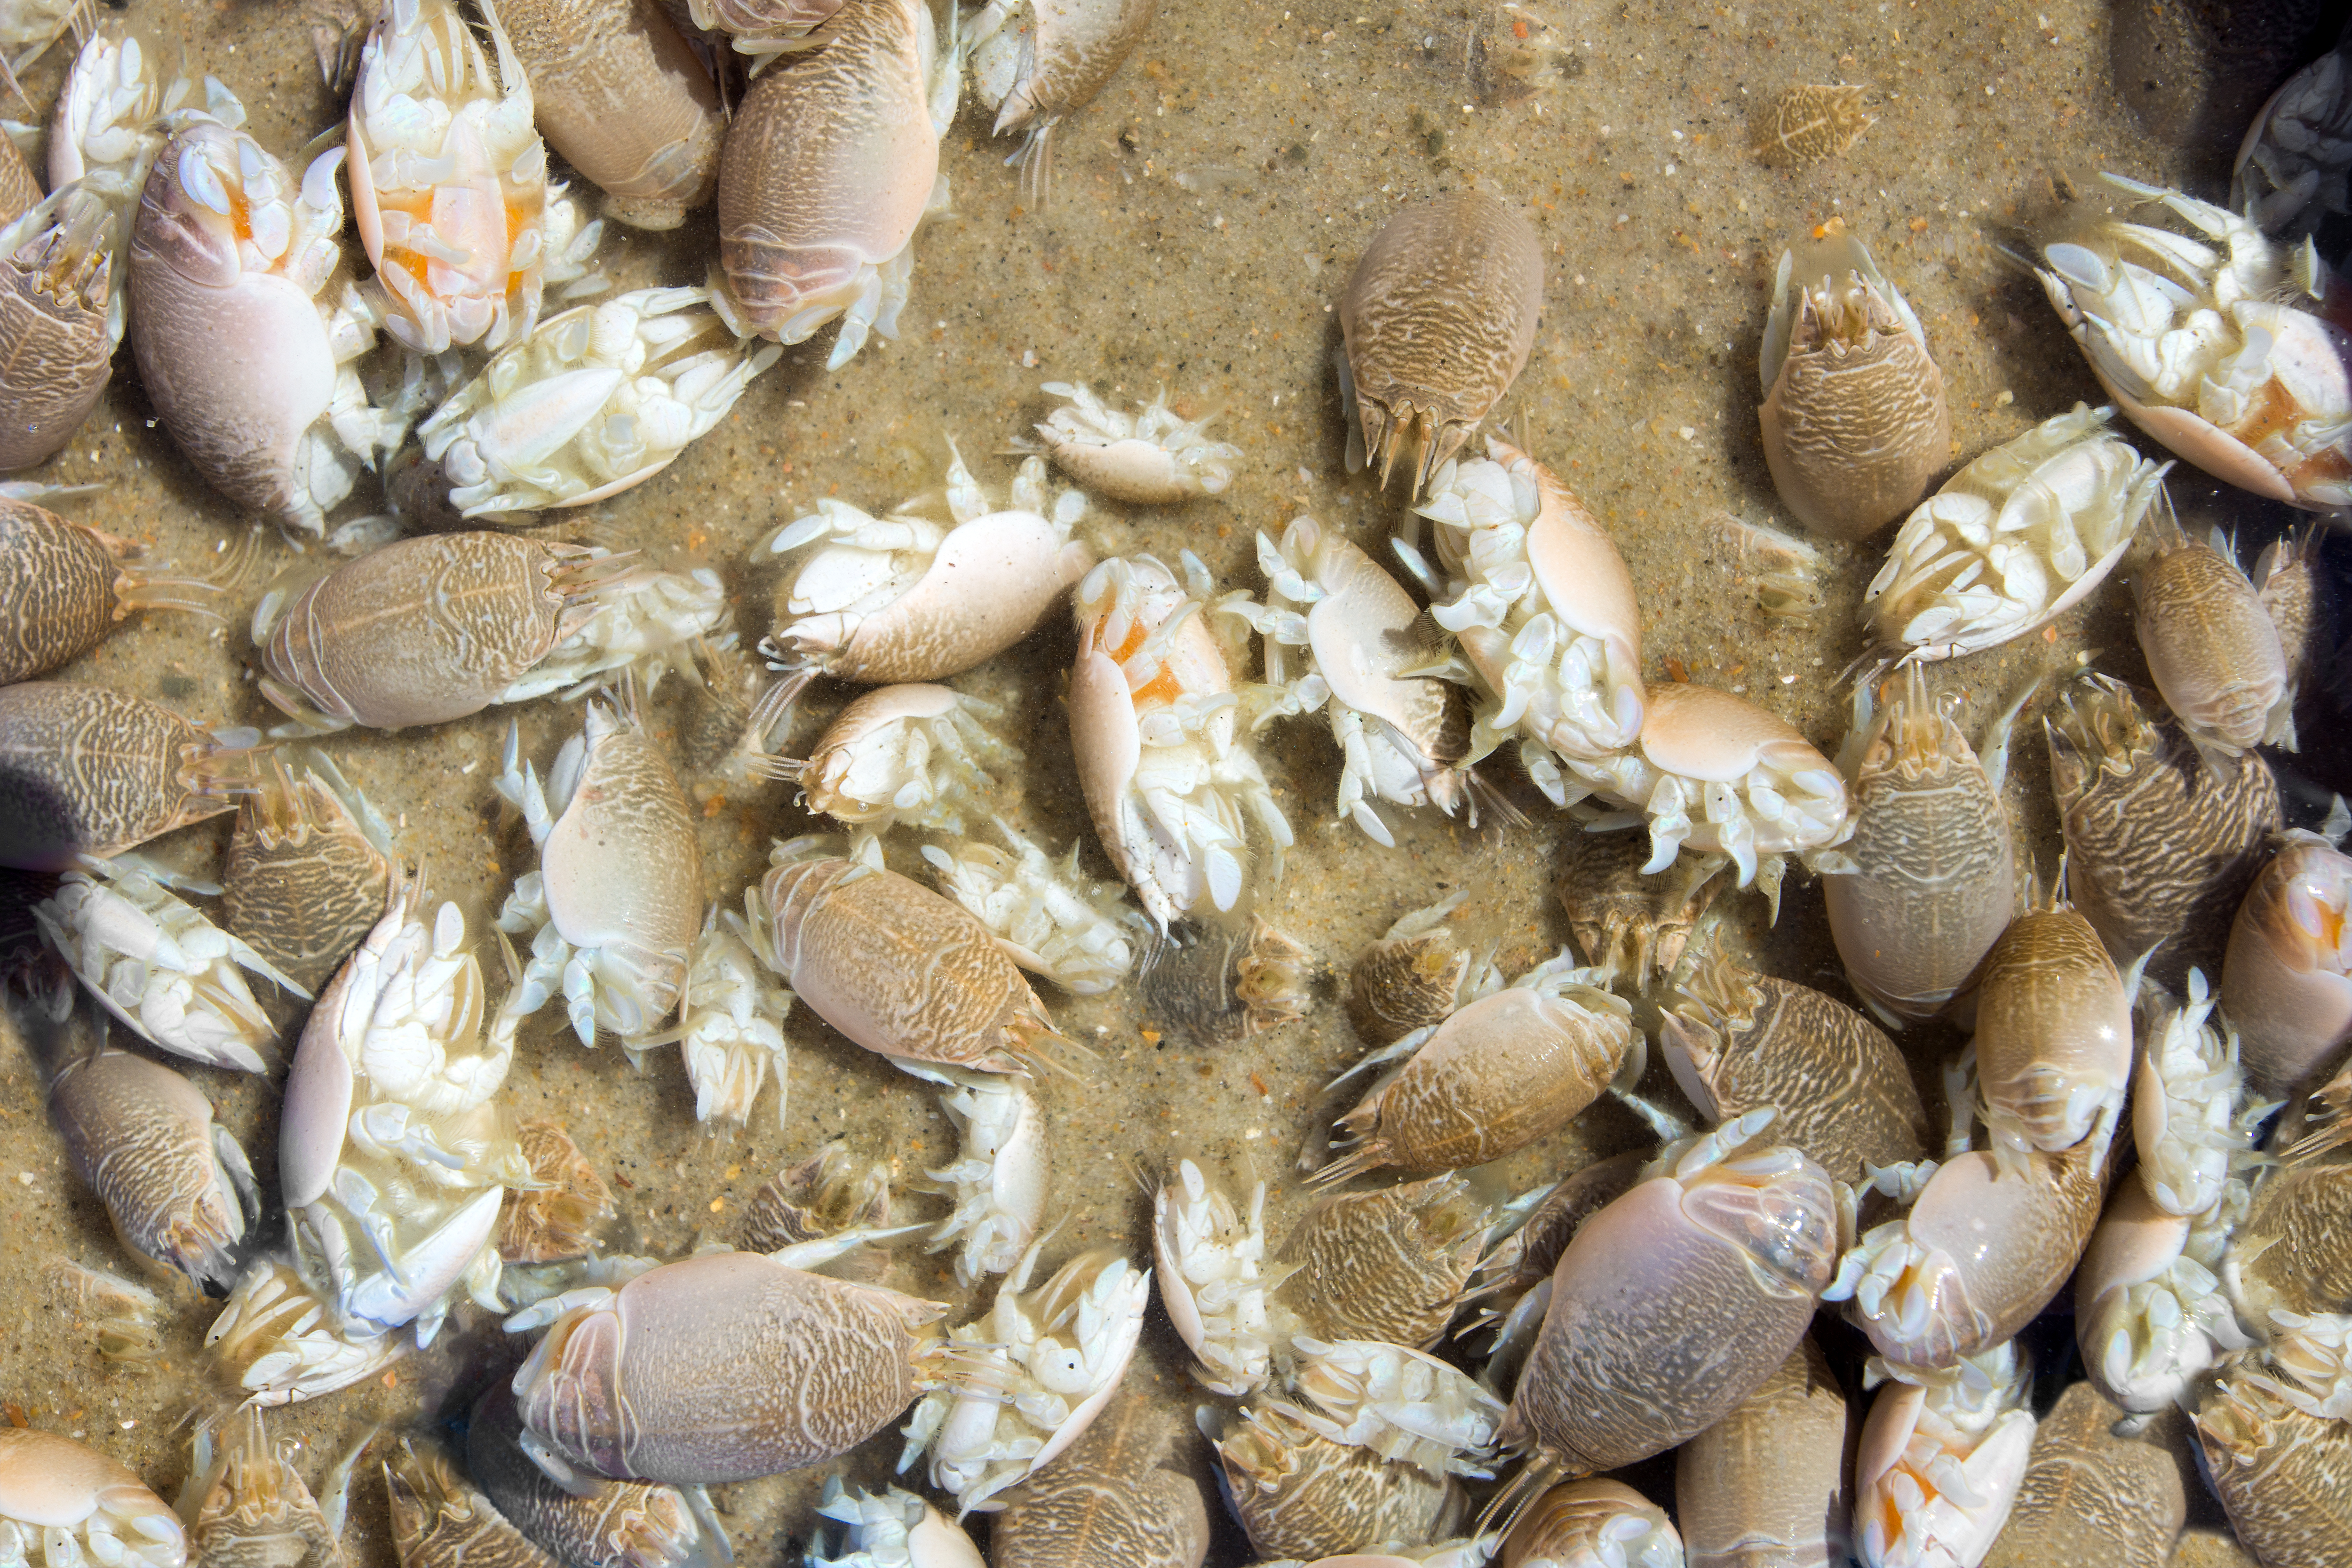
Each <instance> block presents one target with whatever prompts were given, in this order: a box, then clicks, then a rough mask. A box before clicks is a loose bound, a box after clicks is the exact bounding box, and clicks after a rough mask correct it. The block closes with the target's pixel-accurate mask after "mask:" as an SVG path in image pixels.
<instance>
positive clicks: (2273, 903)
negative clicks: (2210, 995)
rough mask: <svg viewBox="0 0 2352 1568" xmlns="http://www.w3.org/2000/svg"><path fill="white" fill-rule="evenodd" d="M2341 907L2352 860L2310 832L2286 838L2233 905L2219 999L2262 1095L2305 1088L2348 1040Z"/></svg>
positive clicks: (2349, 892)
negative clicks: (2235, 1028) (2235, 906)
mask: <svg viewBox="0 0 2352 1568" xmlns="http://www.w3.org/2000/svg"><path fill="white" fill-rule="evenodd" d="M2347 907H2352V858H2347V857H2346V856H2345V855H2343V854H2342V853H2341V852H2340V851H2338V850H2337V849H2336V847H2334V846H2332V845H2330V844H2329V843H2327V841H2326V839H2324V838H2321V837H2318V836H2317V835H2315V834H2298V835H2293V836H2290V837H2289V838H2288V839H2287V841H2286V842H2284V843H2283V844H2282V845H2281V846H2280V848H2279V851H2278V854H2277V855H2276V856H2275V857H2274V858H2273V859H2272V861H2271V863H2270V864H2269V865H2267V866H2265V867H2263V870H2262V873H2261V874H2260V875H2259V876H2257V877H2256V878H2255V879H2254V884H2253V886H2252V887H2251V888H2249V889H2247V890H2246V897H2245V900H2244V901H2243V902H2242V903H2241V904H2240V905H2239V906H2238V915H2237V919H2236V920H2235V921H2233V922H2232V923H2231V927H2230V945H2229V950H2228V952H2227V953H2226V954H2225V955H2224V957H2223V959H2222V963H2221V995H2220V1002H2221V1012H2222V1013H2223V1015H2224V1016H2227V1017H2228V1018H2229V1019H2230V1021H2231V1022H2232V1023H2234V1024H2235V1025H2237V1026H2238V1047H2239V1059H2240V1060H2242V1062H2244V1063H2245V1067H2246V1076H2247V1079H2248V1080H2249V1081H2250V1082H2252V1084H2254V1085H2255V1087H2256V1088H2257V1089H2259V1090H2261V1091H2262V1092H2263V1093H2265V1094H2268V1093H2273V1092H2284V1091H2286V1090H2288V1089H2292V1088H2294V1087H2296V1086H2298V1085H2308V1084H2309V1082H2310V1081H2311V1080H2312V1079H2314V1078H2315V1077H2316V1076H2318V1075H2319V1074H2320V1073H2322V1072H2324V1071H2325V1070H2326V1068H2327V1067H2328V1066H2329V1065H2330V1064H2331V1062H2333V1061H2334V1059H2335V1058H2336V1057H2337V1055H2338V1054H2339V1053H2340V1052H2341V1050H2342V1048H2343V1047H2344V1045H2345V1043H2346V1042H2347V1040H2352V974H2347V973H2346V971H2345V964H2344V960H2343V958H2342V956H2341V954H2342V952H2343V950H2344V946H2345V940H2346V939H2345V926H2346V923H2347Z"/></svg>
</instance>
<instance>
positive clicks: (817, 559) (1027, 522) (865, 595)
mask: <svg viewBox="0 0 2352 1568" xmlns="http://www.w3.org/2000/svg"><path fill="white" fill-rule="evenodd" d="M948 450H949V453H950V463H949V465H948V482H947V503H948V510H949V514H950V517H951V518H952V519H953V524H952V526H950V527H944V528H943V527H941V526H940V524H939V523H937V522H934V521H931V520H929V518H925V517H921V516H919V515H917V514H916V513H914V512H912V511H910V510H908V508H907V507H905V506H902V507H900V508H899V509H898V510H896V511H893V512H892V513H890V515H889V516H888V517H887V518H880V519H877V518H874V517H871V516H868V515H867V514H866V513H865V512H863V511H860V510H858V509H857V508H856V507H854V506H851V505H849V504H848V503H847V502H845V501H837V500H821V501H819V502H818V503H817V510H815V511H814V512H811V513H808V514H807V515H805V516H803V517H799V518H796V519H794V520H793V521H791V522H790V523H787V524H786V525H785V526H784V527H782V528H781V529H779V530H778V531H776V532H775V534H774V535H773V536H772V537H771V538H770V539H769V541H768V549H769V550H770V551H771V552H773V553H775V554H779V555H782V554H789V553H792V552H796V551H802V550H806V551H807V553H806V554H805V555H803V556H802V558H801V560H800V562H799V563H798V565H797V566H796V567H795V568H794V569H793V576H792V580H791V583H790V584H789V585H788V586H787V587H786V588H785V589H784V590H783V591H782V592H781V593H780V594H779V595H777V605H776V609H777V626H776V635H775V637H773V638H772V640H771V641H770V642H768V643H767V644H764V645H762V646H763V650H764V651H766V652H767V653H768V655H769V657H770V658H772V659H774V660H777V661H779V662H778V664H777V668H780V669H784V670H787V671H789V672H790V673H791V677H792V679H793V680H794V681H798V682H805V681H806V680H807V679H812V678H814V676H815V675H818V674H824V675H831V676H835V677H837V678H839V679H844V680H858V681H866V682H871V683H875V684H887V683H889V682H893V681H907V680H940V679H945V678H946V677H948V676H950V675H955V674H958V673H961V671H963V670H966V669H969V668H971V667H972V666H973V665H976V664H978V663H980V662H981V661H982V660H983V659H987V658H993V657H995V656H996V655H997V654H1000V653H1002V652H1003V651H1004V650H1005V649H1006V648H1008V647H1012V646H1013V644H1014V643H1016V642H1018V641H1020V640H1021V639H1022V638H1023V637H1027V636H1028V635H1029V633H1030V631H1031V630H1032V629H1034V627H1035V626H1036V625H1037V622H1038V621H1039V620H1040V619H1041V618H1043V617H1044V616H1045V611H1046V609H1047V607H1048V606H1049V605H1052V604H1053V602H1054V601H1055V599H1056V598H1057V597H1059V596H1060V595H1061V593H1062V591H1063V590H1064V589H1066V588H1067V587H1068V586H1069V585H1070V584H1072V583H1074V582H1076V581H1077V579H1078V577H1079V576H1080V575H1081V574H1084V573H1085V571H1086V570H1087V567H1088V566H1090V565H1091V564H1093V559H1094V558H1093V553H1092V552H1090V551H1088V550H1087V548H1086V546H1084V545H1083V544H1078V543H1076V542H1073V541H1072V540H1071V538H1070V530H1071V528H1072V527H1073V526H1074V525H1076V522H1077V521H1078V519H1079V518H1080V517H1082V516H1084V515H1085V513H1086V498H1085V497H1084V496H1081V495H1080V494H1078V493H1077V492H1076V490H1066V491H1064V492H1063V493H1062V494H1061V495H1060V496H1058V497H1056V498H1054V499H1053V500H1052V501H1051V503H1050V504H1049V503H1048V500H1047V497H1046V494H1045V463H1044V462H1043V461H1042V460H1040V459H1038V458H1030V459H1029V460H1028V461H1026V462H1024V463H1023V464H1022V465H1021V468H1020V471H1019V472H1018V473H1017V474H1015V475H1014V476H1013V490H1012V496H1011V499H1010V501H1009V503H1008V504H1007V506H1006V507H1005V508H1004V509H1003V510H997V509H995V508H993V507H992V506H991V505H990V503H989V499H988V496H987V494H986V492H984V491H983V490H982V489H981V488H980V486H979V484H978V482H977V481H975V480H974V479H972V477H971V469H969V468H965V467H964V464H963V458H962V457H961V455H960V454H958V453H956V451H955V447H954V444H953V443H952V442H950V444H949V448H948Z"/></svg>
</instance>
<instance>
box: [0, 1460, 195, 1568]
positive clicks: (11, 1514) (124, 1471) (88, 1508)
mask: <svg viewBox="0 0 2352 1568" xmlns="http://www.w3.org/2000/svg"><path fill="white" fill-rule="evenodd" d="M36 1555H37V1556H38V1558H39V1560H40V1561H41V1562H43V1563H48V1564H51V1565H52V1568H82V1565H83V1564H85V1563H102V1564H106V1565H108V1568H182V1564H184V1563H186V1562H187V1560H188V1537H187V1532H186V1531H184V1530H183V1529H182V1528H181V1525H180V1521H179V1520H177V1519H176V1518H174V1517H173V1513H172V1510H171V1509H170V1508H169V1507H168V1506H167V1505H166V1504H165V1503H164V1501H163V1499H161V1498H159V1497H157V1496H156V1495H155V1494H154V1493H153V1492H152V1491H150V1490H149V1489H147V1487H146V1486H145V1485H144V1484H143V1483H142V1481H141V1480H140V1479H139V1478H138V1476H136V1475H135V1474H133V1473H132V1472H131V1468H130V1467H128V1466H126V1465H124V1464H123V1463H122V1462H121V1460H119V1459H115V1458H110V1457H109V1456H107V1455H105V1454H102V1453H100V1452H99V1451H98V1450H97V1449H96V1448H91V1447H84V1446H83V1445H81V1444H79V1443H77V1442H75V1441H74V1440H73V1439H72V1438H70V1437H66V1436H59V1435H58V1434H57V1433H54V1432H43V1431H38V1430H36V1429H34V1428H30V1427H15V1428H12V1429H10V1430H8V1431H5V1432H0V1562H5V1563H25V1562H30V1561H32V1560H34V1558H35V1557H36Z"/></svg>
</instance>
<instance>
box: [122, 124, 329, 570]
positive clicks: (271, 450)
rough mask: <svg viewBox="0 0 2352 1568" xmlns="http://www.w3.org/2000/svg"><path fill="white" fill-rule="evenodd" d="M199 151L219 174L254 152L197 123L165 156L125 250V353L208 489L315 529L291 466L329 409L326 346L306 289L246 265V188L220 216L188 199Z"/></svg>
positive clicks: (235, 137)
mask: <svg viewBox="0 0 2352 1568" xmlns="http://www.w3.org/2000/svg"><path fill="white" fill-rule="evenodd" d="M200 145H201V146H205V147H206V148H207V150H208V153H209V154H210V158H211V160H212V161H213V162H214V163H215V166H216V167H218V166H221V165H222V164H226V166H227V167H230V168H234V167H236V163H237V161H238V158H239V156H240V155H241V153H242V152H243V151H244V150H245V149H247V148H250V149H252V150H254V151H259V144H258V143H257V142H253V140H252V138H250V137H247V136H245V135H243V133H241V132H233V131H230V130H229V129H227V128H226V126H223V125H220V124H219V123H217V122H215V121H204V120H200V121H194V122H193V123H190V124H189V125H187V126H186V127H184V129H183V130H182V131H181V132H179V133H178V134H177V135H175V136H173V138H172V140H171V141H170V142H167V143H166V144H165V145H164V148H163V153H162V154H161V155H160V156H159V157H157V159H156V160H155V164H154V167H153V168H152V170H150V171H149V173H148V176H147V184H146V187H145V189H144V190H143V191H142V194H141V196H140V201H139V210H138V216H137V219H136V222H135V226H134V230H133V234H132V242H131V247H130V248H129V252H128V262H127V267H128V281H127V284H126V287H127V289H128V292H129V300H130V312H131V347H132V350H133V351H134V353H136V355H137V358H138V362H139V369H140V374H141V377H142V379H143V380H144V382H145V383H146V385H147V389H148V395H150V396H151V397H152V399H153V400H154V403H155V407H156V412H157V413H158V414H160V415H161V416H163V423H164V425H165V426H166V427H167V428H169V429H170V430H171V432H172V434H173V439H174V440H176V441H177V442H178V443H179V444H180V446H181V447H183V449H184V450H185V451H187V452H188V454H189V456H190V458H192V459H193V460H194V462H195V463H196V466H197V467H198V468H200V469H201V470H202V471H203V472H204V474H205V478H206V479H208V480H210V481H211V482H212V483H213V484H214V485H215V487H216V488H218V489H221V491H222V493H223V494H225V495H226V496H227V497H228V498H229V499H230V500H233V501H236V502H237V503H238V504H240V505H244V506H250V507H254V508H256V509H258V510H268V511H270V512H272V513H275V514H278V515H281V516H286V517H289V518H295V519H298V520H302V521H304V522H305V526H311V525H313V523H314V522H315V520H316V519H317V517H318V507H317V505H316V503H315V502H314V501H312V500H310V496H309V493H308V491H307V489H305V488H304V487H303V485H302V483H301V480H300V476H299V475H298V473H297V471H296V469H297V462H296V458H297V456H298V454H299V450H300V447H301V442H302V437H303V436H304V434H305V433H306V432H307V431H309V430H310V427H311V426H314V425H316V424H317V423H318V422H319V420H320V417H321V416H324V415H325V414H326V412H327V409H328V405H330V404H331V402H332V401H333V400H334V391H335V379H336V365H335V353H334V345H333V343H332V342H331V339H330V337H329V335H328V331H327V324H326V321H325V320H324V319H323V318H322V317H320V314H319V308H318V305H317V304H316V303H315V302H314V301H313V300H312V299H311V298H310V294H309V293H308V291H306V290H305V289H303V287H302V286H301V285H300V284H299V283H297V282H295V281H294V280H293V279H289V278H285V277H281V276H279V275H278V274H277V273H273V272H265V271H254V270H248V269H247V267H246V264H245V260H244V258H243V257H242V256H241V255H240V254H239V249H238V246H237V241H236V226H237V225H238V224H239V223H240V221H241V220H242V219H243V217H244V216H245V212H246V198H245V195H244V191H243V189H242V185H241V183H240V184H237V185H235V186H233V187H232V188H231V190H230V197H229V199H230V205H231V207H232V209H233V216H226V217H224V216H220V215H218V214H215V213H214V212H212V211H211V210H210V209H209V208H206V207H205V206H204V205H203V204H202V203H200V202H198V201H196V200H195V199H194V197H193V196H191V195H188V194H187V193H186V192H185V191H184V189H183V188H182V186H181V184H180V176H179V170H180V167H181V163H182V162H183V159H184V157H185V155H186V154H187V153H189V152H191V151H193V150H194V149H195V148H196V147H198V146H200ZM263 155H264V156H267V154H266V153H265V154H263ZM225 183H226V182H225ZM151 215H153V216H151Z"/></svg>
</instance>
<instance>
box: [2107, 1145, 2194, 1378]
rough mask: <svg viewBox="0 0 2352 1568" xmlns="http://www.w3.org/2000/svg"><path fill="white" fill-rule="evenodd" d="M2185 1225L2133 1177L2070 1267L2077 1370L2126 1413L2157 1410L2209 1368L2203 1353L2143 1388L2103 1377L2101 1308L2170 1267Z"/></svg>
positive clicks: (2182, 1243) (2184, 1243) (2185, 1238)
mask: <svg viewBox="0 0 2352 1568" xmlns="http://www.w3.org/2000/svg"><path fill="white" fill-rule="evenodd" d="M2188 1244H2189V1219H2188V1218H2187V1217H2186V1216H2184V1215H2172V1214H2167V1213H2165V1212H2164V1210H2162V1209H2161V1208H2158V1206H2157V1204H2156V1200H2155V1199H2154V1198H2152V1197H2150V1196H2149V1195H2148V1193H2147V1187H2146V1185H2145V1184H2143V1183H2142V1182H2141V1181H2140V1180H2139V1178H2138V1177H2137V1176H2135V1177H2133V1178H2132V1179H2131V1180H2130V1181H2127V1182H2126V1183H2124V1184H2123V1185H2122V1186H2121V1188H2120V1189H2118V1190H2117V1191H2116V1194H2115V1196H2114V1197H2113V1198H2111V1199H2110V1200H2109V1201H2108V1203H2107V1208H2106V1212H2105V1214H2104V1215H2101V1216H2100V1218H2099V1228H2098V1229H2096V1230H2095V1231H2093V1232H2092V1233H2091V1244H2090V1245H2089V1246H2088V1247H2084V1249H2083V1260H2082V1261H2081V1262H2080V1263H2078V1264H2076V1265H2075V1266H2074V1334H2075V1339H2076V1341H2077V1342H2078V1343H2079V1344H2080V1345H2081V1347H2082V1352H2083V1369H2084V1373H2085V1375H2087V1376H2088V1377H2089V1378H2090V1380H2091V1382H2092V1383H2093V1384H2095V1386H2096V1387H2097V1388H2098V1390H2099V1392H2100V1393H2101V1394H2105V1395H2106V1396H2107V1397H2108V1398H2109V1399H2112V1400H2114V1401H2115V1402H2116V1404H2117V1405H2121V1406H2122V1407H2123V1408H2124V1409H2126V1410H2134V1411H2148V1410H2161V1409H2163V1408H2164V1407H2165V1406H2166V1405H2169V1404H2170V1403H2171V1402H2172V1401H2173V1399H2174V1398H2175V1397H2177V1396H2178V1395H2179V1394H2180V1393H2181V1392H2182V1390H2183V1389H2184V1388H2185V1387H2186V1386H2187V1384H2188V1381H2189V1377H2190V1376H2192V1375H2194V1374H2195V1373H2198V1372H2200V1371H2201V1370H2203V1367H2204V1366H2205V1365H2210V1363H2211V1361H2212V1356H2211V1355H2210V1353H2209V1354H2207V1355H2206V1356H2205V1357H2204V1358H2203V1361H2202V1362H2201V1363H2200V1364H2197V1365H2192V1366H2187V1367H2184V1368H2182V1369H2181V1371H2180V1373H2179V1375H2177V1376H2173V1377H2169V1378H2167V1379H2164V1380H2161V1381H2151V1382H2148V1383H2145V1384H2125V1383H2118V1382H2116V1380H2115V1379H2114V1378H2112V1377H2110V1376H2109V1375H2108V1373H2107V1368H2106V1362H2105V1351H2104V1349H2102V1347H2101V1346H2100V1344H2099V1341H2101V1340H2103V1339H2105V1337H2106V1335H2107V1333H2108V1332H2109V1331H2110V1327H2111V1325H2109V1324H2108V1322H2107V1312H2106V1306H2107V1302H2108V1300H2109V1298H2111V1297H2118V1296H2120V1295H2121V1293H2122V1292H2124V1291H2126V1290H2128V1289H2131V1287H2133V1286H2134V1285H2143V1284H2146V1283H2147V1281H2149V1280H2151V1279H2155V1278H2156V1277H2157V1276H2158V1275H2159V1274H2161V1273H2163V1272H2164V1271H2165V1269H2167V1268H2169V1267H2171V1265H2172V1264H2173V1262H2174V1261H2175V1260H2176V1259H2178V1258H2179V1257H2180V1255H2181V1253H2182V1252H2183V1251H2184V1250H2185V1249H2186V1248H2187V1247H2188Z"/></svg>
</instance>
